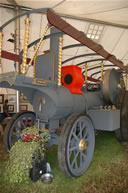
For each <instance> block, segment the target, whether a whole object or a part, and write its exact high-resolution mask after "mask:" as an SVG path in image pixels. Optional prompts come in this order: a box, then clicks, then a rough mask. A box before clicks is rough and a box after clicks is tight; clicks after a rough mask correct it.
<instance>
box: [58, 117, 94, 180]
mask: <svg viewBox="0 0 128 193" xmlns="http://www.w3.org/2000/svg"><path fill="white" fill-rule="evenodd" d="M94 145H95V134H94V128H93V124H92V121H91V119H90V118H89V117H88V116H87V115H85V114H73V115H72V116H70V117H69V118H68V120H67V121H66V122H65V124H64V126H63V129H62V131H61V134H60V138H59V146H58V160H59V166H60V168H61V170H62V171H63V173H64V174H65V175H66V176H69V177H78V176H81V175H83V174H84V173H85V171H86V170H87V169H88V167H89V165H90V163H91V161H92V157H93V152H94Z"/></svg>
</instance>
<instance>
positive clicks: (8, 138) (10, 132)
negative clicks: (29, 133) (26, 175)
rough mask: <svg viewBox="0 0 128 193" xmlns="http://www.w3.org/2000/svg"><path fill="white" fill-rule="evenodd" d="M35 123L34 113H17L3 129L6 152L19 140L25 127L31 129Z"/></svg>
mask: <svg viewBox="0 0 128 193" xmlns="http://www.w3.org/2000/svg"><path fill="white" fill-rule="evenodd" d="M34 122H35V113H34V112H31V111H27V112H20V113H17V114H16V115H14V116H13V117H12V119H10V121H9V122H8V124H7V126H6V127H5V131H4V137H3V143H4V147H5V149H6V151H8V150H9V149H10V148H11V146H12V145H13V144H14V143H15V142H16V141H18V140H19V139H20V138H21V132H22V130H23V129H25V128H26V127H32V126H33V125H34Z"/></svg>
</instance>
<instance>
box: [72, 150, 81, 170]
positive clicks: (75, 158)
mask: <svg viewBox="0 0 128 193" xmlns="http://www.w3.org/2000/svg"><path fill="white" fill-rule="evenodd" d="M78 154H79V151H77V153H76V154H75V157H74V159H73V161H72V163H71V167H72V168H73V166H74V163H75V161H76V160H77V156H78Z"/></svg>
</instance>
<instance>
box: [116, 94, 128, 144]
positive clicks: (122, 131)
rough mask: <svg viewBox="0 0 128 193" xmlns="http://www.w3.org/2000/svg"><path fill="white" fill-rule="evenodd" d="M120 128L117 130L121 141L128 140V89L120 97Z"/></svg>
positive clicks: (117, 135)
mask: <svg viewBox="0 0 128 193" xmlns="http://www.w3.org/2000/svg"><path fill="white" fill-rule="evenodd" d="M120 101H121V102H120V107H119V108H120V128H119V129H117V130H116V131H115V133H116V137H117V139H118V140H119V141H120V142H128V91H125V93H123V95H122V98H121V99H120Z"/></svg>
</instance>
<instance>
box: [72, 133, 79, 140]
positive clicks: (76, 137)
mask: <svg viewBox="0 0 128 193" xmlns="http://www.w3.org/2000/svg"><path fill="white" fill-rule="evenodd" d="M72 135H73V136H74V137H75V139H76V140H77V141H79V138H78V136H77V135H76V134H75V133H74V132H73V133H72Z"/></svg>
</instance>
